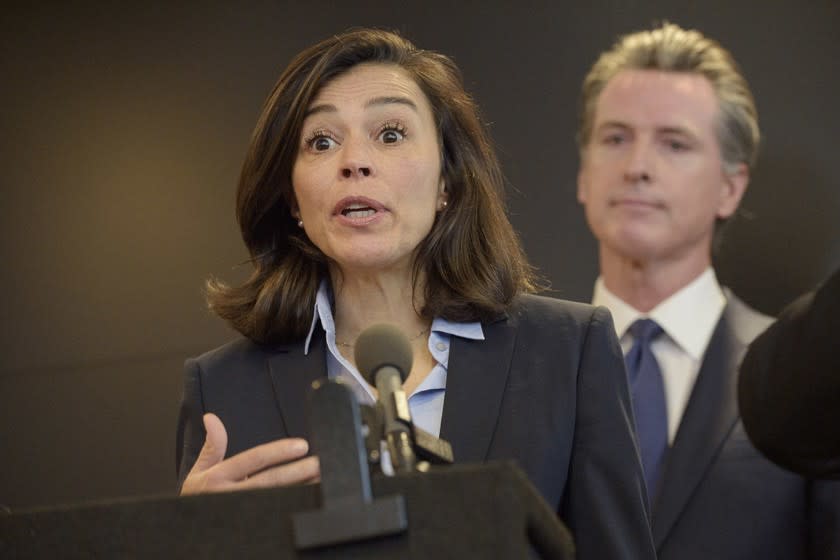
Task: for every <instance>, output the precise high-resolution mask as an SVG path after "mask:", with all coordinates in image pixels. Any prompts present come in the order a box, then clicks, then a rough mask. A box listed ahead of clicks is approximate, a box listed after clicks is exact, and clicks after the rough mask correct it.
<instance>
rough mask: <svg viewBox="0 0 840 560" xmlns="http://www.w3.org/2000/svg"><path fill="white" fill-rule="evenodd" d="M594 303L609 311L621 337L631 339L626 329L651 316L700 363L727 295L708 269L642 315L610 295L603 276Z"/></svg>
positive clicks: (596, 286)
mask: <svg viewBox="0 0 840 560" xmlns="http://www.w3.org/2000/svg"><path fill="white" fill-rule="evenodd" d="M592 303H593V305H602V306H604V307H606V308H607V309H609V310H610V313H612V316H613V321H614V322H615V330H616V333H618V335H619V337H620V338H622V339H624V338H625V337H626V336H629V334H628V332H627V330H628V329H629V328H630V325H632V324H633V322H635V321H636V320H637V319H642V318H646V317H648V318H651V319H653V320H654V321H656V322H657V323H659V326H661V327H662V329H663V330H664V331H665V333H666V334H667V335H668V337H669V338H670V339H671V340H673V341H674V343H676V344H677V345H678V346H679V347H680V348H682V349H683V351H684V352H686V353H687V354H688V355H690V356H691V357H692V358H693V359H695V360H697V361H700V360H702V358H703V354H704V353H705V352H706V347H707V346H708V344H709V340H710V339H711V338H712V333H713V332H714V329H715V327H716V326H717V323H718V321H719V320H720V316H721V314H722V313H723V309H724V307H725V306H726V296H725V295H724V293H723V290H722V289H721V287H720V284H719V283H718V280H717V277H716V276H715V272H714V270H713V269H712V268H711V267H709V268H707V269H706V270H705V271H704V272H703V273H702V274H701V275H700V276H698V277H697V278H695V279H694V280H692V281H691V282H690V283H689V284H688V285H686V286H684V287H683V288H682V289H680V290H679V291H677V292H676V293H675V294H673V295H672V296H670V297H669V298H667V299H666V300H664V301H662V302H661V303H660V304H659V305H657V306H656V307H654V308H653V309H651V310H650V312H648V313H642V312H641V311H639V310H637V309H635V308H634V307H633V306H631V305H630V304H628V303H627V302H625V301H624V300H622V299H620V298H619V297H618V296H616V295H615V294H613V293H612V292H610V291H609V290H608V289H607V287H606V286H605V285H604V280H603V278H601V277H599V278H598V280H596V282H595V291H594V293H593V296H592Z"/></svg>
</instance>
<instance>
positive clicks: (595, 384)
mask: <svg viewBox="0 0 840 560" xmlns="http://www.w3.org/2000/svg"><path fill="white" fill-rule="evenodd" d="M633 425H634V423H633V416H632V409H631V405H630V397H629V390H628V386H627V379H626V375H625V370H624V360H623V358H622V353H621V348H620V347H619V344H618V340H617V339H616V335H615V329H614V327H613V324H612V317H611V316H610V314H609V312H608V311H607V310H606V309H604V308H597V309H596V310H595V311H594V312H593V314H592V317H591V320H590V323H589V325H588V328H587V331H586V334H585V338H584V340H583V345H582V350H581V359H580V368H579V371H578V375H577V415H576V426H575V441H574V444H573V450H572V460H571V465H570V472H569V476H570V484H569V485H568V488H569V491H568V493H567V496H566V508H567V515H565V516H564V517H566V519H567V520H568V522H569V524H570V525H571V529H572V531H573V533H574V535H575V540H576V543H577V550H578V557H579V558H581V559H584V558H598V559H613V558H615V559H619V558H621V559H624V560H627V559H642V558H650V559H653V558H655V557H656V552H655V549H654V546H653V539H652V537H651V531H650V523H649V511H648V505H647V492H646V490H645V485H644V477H643V474H642V467H641V461H640V458H639V451H638V447H637V442H636V439H635V435H634V431H633Z"/></svg>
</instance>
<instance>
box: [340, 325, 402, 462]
mask: <svg viewBox="0 0 840 560" xmlns="http://www.w3.org/2000/svg"><path fill="white" fill-rule="evenodd" d="M412 354H413V353H412V351H411V343H410V342H409V341H408V338H406V336H405V335H404V334H403V333H402V332H401V331H400V330H399V329H398V328H397V327H395V326H393V325H388V324H384V323H382V324H378V325H373V326H371V327H368V328H367V329H365V331H364V332H362V334H360V335H359V338H358V339H357V340H356V347H355V349H354V356H355V359H356V365H357V366H358V368H359V373H361V374H362V376H363V377H364V378H365V380H366V381H367V382H368V383H370V384H371V385H374V386H375V387H376V390H377V391H378V392H379V401H380V402H381V403H382V408H383V413H384V415H383V416H384V418H383V431H384V433H385V442H386V444H387V446H388V452H389V453H390V454H391V463H392V464H393V466H394V471H395V472H398V473H400V472H412V471H414V470H415V467H416V465H417V457H416V456H415V454H414V448H413V444H412V433H411V427H412V423H411V411H410V410H409V408H408V398H407V397H406V395H405V391H404V390H403V386H402V384H403V381H405V379H406V378H407V377H408V373H409V372H410V371H411V364H412V363H413V361H414V357H413V355H412Z"/></svg>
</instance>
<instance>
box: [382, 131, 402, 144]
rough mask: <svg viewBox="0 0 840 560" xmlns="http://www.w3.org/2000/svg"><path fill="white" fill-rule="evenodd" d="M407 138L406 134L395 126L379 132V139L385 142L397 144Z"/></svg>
mask: <svg viewBox="0 0 840 560" xmlns="http://www.w3.org/2000/svg"><path fill="white" fill-rule="evenodd" d="M404 138H405V134H404V133H403V132H402V131H400V130H397V129H395V128H389V129H387V130H383V131H382V132H381V133H379V139H380V140H381V141H382V143H383V144H396V143H397V142H400V141H401V140H403V139H404Z"/></svg>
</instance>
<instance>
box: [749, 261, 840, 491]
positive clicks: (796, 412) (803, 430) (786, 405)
mask: <svg viewBox="0 0 840 560" xmlns="http://www.w3.org/2000/svg"><path fill="white" fill-rule="evenodd" d="M738 401H739V404H740V406H741V416H742V417H743V419H744V426H745V427H746V429H747V435H749V436H750V439H751V440H752V442H753V443H754V444H755V446H756V447H757V448H758V449H759V450H760V451H761V452H762V453H764V454H765V455H766V456H767V457H769V458H770V459H771V460H772V461H774V462H775V463H777V464H779V465H782V466H783V467H785V468H787V469H790V470H792V471H794V472H798V473H800V474H804V475H806V476H812V477H814V478H835V479H840V269H838V270H836V271H835V272H834V274H832V275H831V276H830V277H829V279H828V280H827V281H826V282H825V283H824V284H823V285H822V286H821V287H820V288H819V290H817V291H816V292H812V293H809V294H805V295H804V296H802V297H800V298H799V299H797V300H796V301H795V302H793V303H792V304H790V305H788V306H787V307H786V308H785V310H784V311H783V312H782V314H781V315H780V316H779V319H778V320H777V321H776V322H775V323H774V324H773V326H772V327H770V328H769V329H767V330H766V331H765V332H764V333H763V334H762V335H761V336H759V337H758V338H757V339H755V340H754V341H753V343H752V344H750V349H749V351H748V352H747V355H746V357H744V363H743V364H742V365H741V376H740V380H739V383H738Z"/></svg>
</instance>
